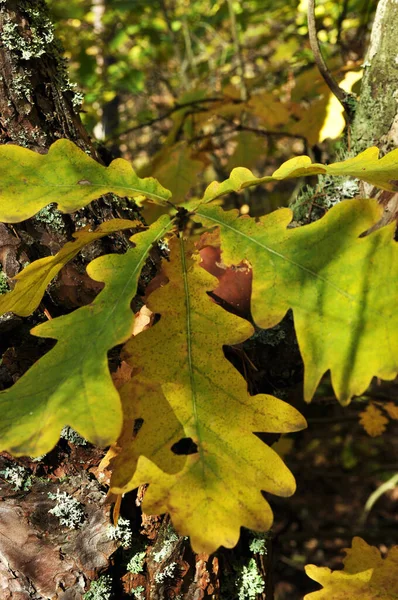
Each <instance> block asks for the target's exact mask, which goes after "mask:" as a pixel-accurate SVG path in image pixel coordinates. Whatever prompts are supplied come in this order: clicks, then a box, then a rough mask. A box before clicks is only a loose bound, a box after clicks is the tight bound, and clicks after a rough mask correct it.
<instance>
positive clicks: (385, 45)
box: [352, 0, 398, 226]
mask: <svg viewBox="0 0 398 600" xmlns="http://www.w3.org/2000/svg"><path fill="white" fill-rule="evenodd" d="M397 31H398V2H397V0H380V1H379V3H378V5H377V10H376V15H375V19H374V23H373V27H372V34H371V39H370V44H369V48H368V52H367V55H366V58H365V61H364V75H363V79H362V84H361V95H360V100H359V103H358V106H357V110H356V114H355V119H354V123H353V127H352V149H353V150H354V151H355V152H356V153H357V152H361V151H362V150H365V148H369V147H370V146H378V148H380V151H381V155H384V154H386V152H389V151H390V150H393V149H394V148H397V146H398V97H397V90H398V53H397V45H396V32H397ZM397 189H398V188H397ZM364 191H365V193H367V194H369V195H371V196H373V195H375V196H376V197H377V198H378V200H379V202H380V203H381V204H382V205H383V207H384V215H383V218H382V221H381V223H380V224H379V226H381V225H386V224H387V223H390V222H392V221H393V220H396V219H397V215H398V194H397V193H393V192H382V193H377V192H376V190H372V189H371V188H369V186H364Z"/></svg>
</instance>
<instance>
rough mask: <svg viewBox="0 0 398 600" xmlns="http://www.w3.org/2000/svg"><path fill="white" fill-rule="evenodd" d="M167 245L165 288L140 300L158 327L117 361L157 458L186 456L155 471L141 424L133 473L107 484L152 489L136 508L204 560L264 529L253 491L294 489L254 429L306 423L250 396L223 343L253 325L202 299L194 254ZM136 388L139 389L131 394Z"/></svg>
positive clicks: (212, 282)
mask: <svg viewBox="0 0 398 600" xmlns="http://www.w3.org/2000/svg"><path fill="white" fill-rule="evenodd" d="M170 245H171V253H170V262H169V263H165V264H164V271H165V274H166V276H167V278H168V280H169V282H168V283H167V285H165V286H164V287H163V288H160V289H159V290H157V291H155V292H153V293H152V294H151V296H150V297H149V299H148V301H147V304H148V307H149V308H150V310H152V311H153V312H155V313H157V314H160V320H159V321H158V323H156V324H155V325H154V326H153V327H152V328H151V329H149V330H147V331H144V332H143V333H141V334H139V335H138V336H137V337H136V338H133V339H132V340H130V341H129V342H128V343H127V344H126V346H125V351H124V358H125V359H127V360H128V361H129V362H130V361H131V364H132V365H134V367H135V368H136V369H137V370H138V373H137V375H136V384H134V377H133V378H132V380H131V386H132V387H131V389H130V391H129V393H130V394H131V398H130V402H131V404H132V405H133V403H135V402H136V398H137V395H138V397H139V399H140V402H141V403H143V404H146V408H145V410H146V413H147V415H148V416H147V418H148V421H149V422H150V425H151V427H152V428H155V423H156V429H157V436H161V437H160V439H161V440H162V443H163V445H164V442H165V441H167V443H166V445H165V446H164V447H163V448H162V447H160V445H159V447H158V455H159V454H161V455H162V456H161V458H162V460H164V459H165V457H166V456H167V453H168V454H169V455H170V456H171V464H172V462H173V458H172V457H173V453H172V452H171V451H170V449H171V447H172V446H174V448H175V444H176V443H177V444H183V443H184V441H185V443H189V451H187V452H186V454H187V456H183V457H182V456H175V455H174V460H175V459H179V460H180V459H181V458H183V459H184V463H185V464H184V467H183V469H182V470H180V467H179V469H175V472H174V473H172V472H171V471H170V468H168V472H165V469H164V470H162V469H161V468H160V467H159V466H158V465H157V464H155V462H158V461H155V460H153V456H154V448H153V441H152V440H151V437H150V436H148V435H146V436H145V438H144V439H143V440H142V441H141V442H139V440H140V436H141V435H143V436H144V426H145V417H144V425H143V427H142V428H141V429H140V430H139V432H138V434H137V443H138V442H139V443H140V444H141V447H140V453H141V456H140V458H139V460H138V466H137V471H136V472H135V474H133V473H132V472H131V469H130V470H129V467H128V463H127V461H124V468H122V467H121V465H120V463H117V462H116V463H115V464H114V472H113V477H112V482H111V485H112V491H113V492H116V493H124V492H126V491H128V490H130V489H133V488H135V487H137V486H138V485H140V484H142V483H150V485H149V488H148V490H147V492H146V494H145V498H144V503H143V510H144V511H145V512H147V513H150V514H152V513H156V514H160V513H164V512H168V513H169V514H170V515H171V518H172V520H173V523H174V526H175V527H176V528H177V530H178V531H179V532H180V533H181V534H183V535H189V536H190V538H191V543H192V547H193V548H194V550H195V551H196V552H207V553H211V552H213V551H214V550H215V549H216V548H217V547H219V546H220V545H223V546H226V547H228V548H230V547H232V546H234V545H235V544H236V542H237V540H238V538H239V531H240V527H241V526H245V527H249V528H250V529H254V530H262V531H263V530H267V529H268V528H269V527H270V525H271V522H272V512H271V509H270V507H269V505H268V503H267V502H266V501H265V500H264V497H263V496H262V494H261V490H266V491H267V492H270V493H273V494H276V495H280V496H290V495H291V494H292V493H293V492H294V490H295V483H294V478H293V476H292V474H291V473H290V471H289V470H288V469H287V467H286V466H285V465H284V463H283V462H282V460H281V459H280V457H279V456H278V455H277V454H276V452H274V451H273V450H272V449H271V448H270V447H269V446H267V445H266V444H264V443H263V442H262V441H260V439H259V438H258V437H257V436H256V435H255V434H254V432H256V431H267V432H291V431H298V430H300V429H302V428H303V427H305V420H304V418H303V417H302V416H301V415H300V413H299V412H298V411H297V410H296V409H295V408H293V407H291V406H290V405H289V404H287V403H285V402H283V401H282V400H278V399H277V398H274V397H273V396H267V395H264V394H258V395H256V396H252V397H251V396H249V394H248V391H247V384H246V382H245V380H244V379H243V377H242V376H241V375H240V374H239V372H238V371H237V370H236V369H235V368H234V367H233V366H232V364H231V363H230V362H229V361H228V360H227V359H226V358H225V356H224V352H223V345H224V344H236V343H239V342H241V341H243V340H245V339H247V338H248V337H250V335H251V334H252V332H253V328H252V326H251V325H250V323H249V322H247V321H245V320H244V319H241V318H239V317H237V316H235V315H232V314H231V313H228V312H226V311H225V310H223V309H222V308H221V307H220V306H218V305H217V304H216V303H215V302H213V300H212V299H211V298H210V297H209V296H208V295H207V293H206V292H207V291H210V290H212V289H213V288H214V287H215V286H216V285H217V280H216V279H215V278H214V277H213V276H211V275H210V274H209V273H207V272H206V271H205V270H204V269H203V268H202V267H201V266H200V265H199V258H198V256H197V255H193V250H192V247H190V246H189V245H188V247H186V243H185V242H184V240H183V239H182V238H179V240H175V241H174V242H172V243H171V244H170ZM154 348H156V353H154ZM134 385H136V386H138V387H142V389H141V390H138V392H137V391H135V390H134ZM150 386H152V388H153V394H151V393H149V392H151V389H150ZM155 388H157V389H155ZM159 391H161V395H160V399H161V402H162V404H163V405H164V406H167V405H169V406H170V409H171V410H172V411H173V412H174V414H175V416H176V419H177V420H178V423H176V424H175V427H174V428H173V430H171V429H169V431H168V436H167V440H165V439H164V438H165V437H166V436H165V435H164V432H162V426H163V423H162V421H161V420H159V418H158V416H157V415H156V411H157V408H156V405H155V404H154V395H155V394H157V396H158V398H159ZM122 396H123V390H122ZM151 417H152V418H151ZM146 446H147V447H148V448H146ZM122 454H123V453H122ZM151 455H152V456H151ZM121 457H122V455H121ZM121 457H119V461H122V458H121ZM151 458H152V460H151ZM126 466H127V468H126ZM169 466H170V465H169Z"/></svg>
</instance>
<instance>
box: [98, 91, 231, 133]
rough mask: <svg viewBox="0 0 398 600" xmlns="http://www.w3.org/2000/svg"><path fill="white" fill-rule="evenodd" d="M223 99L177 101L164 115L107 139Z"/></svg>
mask: <svg viewBox="0 0 398 600" xmlns="http://www.w3.org/2000/svg"><path fill="white" fill-rule="evenodd" d="M222 100H223V98H216V97H215V98H203V99H202V100H191V101H190V102H182V103H181V104H179V103H176V104H175V105H174V106H173V108H170V109H169V110H167V111H166V112H165V113H163V115H160V117H155V118H154V119H151V120H150V121H145V123H141V124H140V125H134V127H129V129H125V130H124V131H122V132H121V133H118V134H117V135H115V136H112V137H110V138H108V139H107V141H112V140H113V139H114V138H119V137H120V136H122V135H127V134H128V133H132V132H133V131H137V130H138V129H143V128H144V127H151V126H152V125H154V124H155V123H159V122H160V121H163V120H164V119H167V118H168V117H170V116H171V115H172V114H173V113H175V112H177V111H179V110H181V109H182V108H186V107H190V106H198V105H200V104H203V103H204V102H222ZM233 102H234V103H236V104H238V103H240V102H241V100H233Z"/></svg>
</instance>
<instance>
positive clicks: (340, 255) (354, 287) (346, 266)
mask: <svg viewBox="0 0 398 600" xmlns="http://www.w3.org/2000/svg"><path fill="white" fill-rule="evenodd" d="M381 212H382V209H381V207H380V206H379V205H378V204H377V202H376V201H375V200H348V201H345V202H341V203H340V204H338V205H336V206H334V207H333V208H332V209H331V210H330V211H329V212H328V213H327V214H326V215H325V216H324V217H323V218H322V219H320V220H319V221H316V222H315V223H312V224H310V225H306V226H304V227H299V228H290V229H289V228H288V226H289V223H290V221H291V219H292V212H291V211H290V210H289V209H280V210H278V211H275V212H273V213H271V214H269V215H267V216H265V217H261V218H260V219H259V221H258V222H257V221H256V220H255V219H253V218H250V217H247V216H245V217H240V218H239V217H238V213H237V211H235V210H232V211H228V212H226V211H223V210H222V209H221V208H220V207H218V206H215V205H212V204H208V205H202V206H200V207H199V208H198V210H197V212H196V216H195V217H194V219H195V220H197V221H199V222H201V223H202V224H203V225H205V226H207V227H211V226H213V227H214V226H218V227H219V228H220V232H221V249H222V260H223V262H224V263H225V264H227V265H230V264H233V265H237V264H239V263H240V262H241V261H242V260H246V261H247V262H248V263H249V264H250V265H251V267H252V269H253V292H252V298H251V312H252V315H253V318H254V321H255V322H256V324H257V325H259V326H260V327H263V328H269V327H273V326H274V325H276V324H277V323H279V322H280V321H281V320H282V319H283V317H284V316H285V314H286V312H287V311H288V310H289V309H292V310H293V316H294V324H295V329H296V333H297V338H298V342H299V346H300V351H301V354H302V357H303V360H304V366H305V375H304V394H305V398H306V400H307V401H310V400H311V398H312V396H313V394H314V392H315V390H316V387H317V385H318V384H319V381H320V379H321V377H322V376H323V375H324V373H325V372H326V371H327V370H329V369H330V371H331V378H332V384H333V388H334V391H335V393H336V396H337V398H338V399H339V401H340V402H341V403H342V404H347V403H348V402H349V401H350V399H351V397H352V396H354V395H361V394H362V393H363V392H364V391H365V390H366V388H367V387H368V385H369V383H370V381H371V379H372V377H374V376H376V377H380V378H382V379H390V380H391V379H394V378H395V376H396V374H397V373H398V335H397V331H398V313H397V311H396V310H395V302H396V298H397V297H398V246H397V244H396V242H395V241H394V229H395V224H391V225H388V226H386V227H383V228H381V229H378V230H376V231H373V233H371V234H370V235H367V236H364V237H363V236H362V234H363V233H364V232H366V231H368V230H369V229H370V227H372V225H374V224H375V223H376V222H377V221H378V220H379V218H380V216H381ZM380 289H383V294H380Z"/></svg>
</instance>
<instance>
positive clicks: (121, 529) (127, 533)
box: [107, 517, 133, 548]
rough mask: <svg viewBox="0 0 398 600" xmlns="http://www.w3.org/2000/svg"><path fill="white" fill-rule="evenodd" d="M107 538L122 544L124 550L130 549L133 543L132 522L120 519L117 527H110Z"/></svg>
mask: <svg viewBox="0 0 398 600" xmlns="http://www.w3.org/2000/svg"><path fill="white" fill-rule="evenodd" d="M107 536H108V539H109V540H114V541H116V542H120V544H121V545H122V546H123V548H130V546H131V544H132V541H133V532H132V531H131V525H130V521H129V520H128V519H124V518H123V517H119V520H118V522H117V525H109V526H108V531H107Z"/></svg>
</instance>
